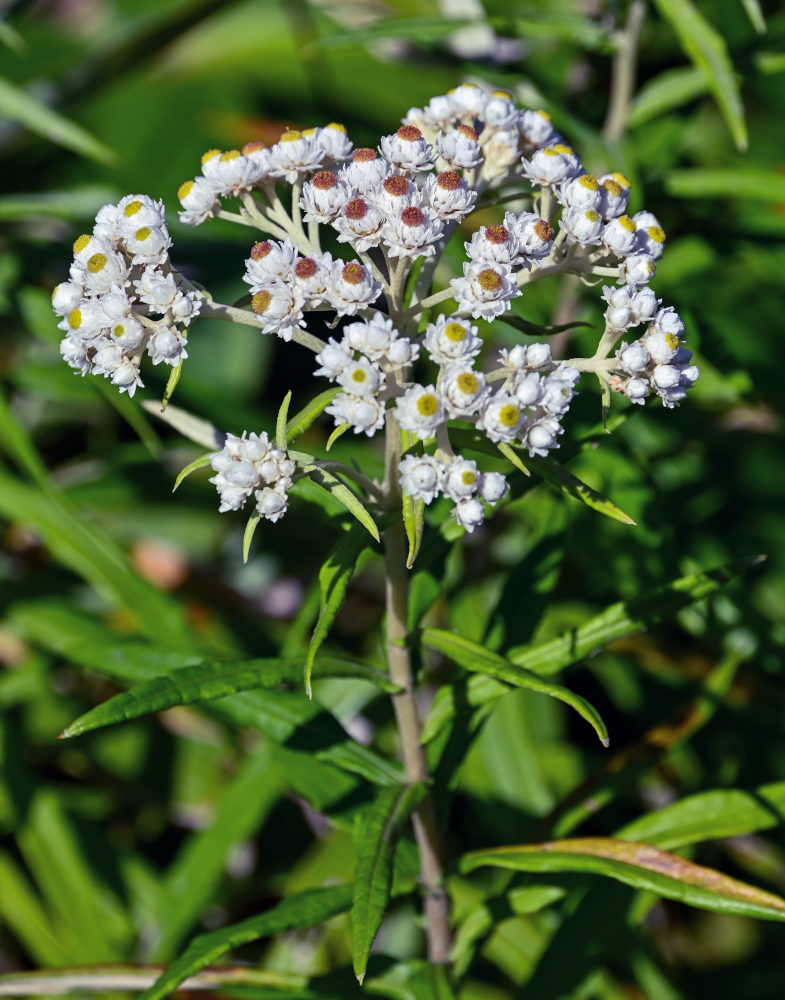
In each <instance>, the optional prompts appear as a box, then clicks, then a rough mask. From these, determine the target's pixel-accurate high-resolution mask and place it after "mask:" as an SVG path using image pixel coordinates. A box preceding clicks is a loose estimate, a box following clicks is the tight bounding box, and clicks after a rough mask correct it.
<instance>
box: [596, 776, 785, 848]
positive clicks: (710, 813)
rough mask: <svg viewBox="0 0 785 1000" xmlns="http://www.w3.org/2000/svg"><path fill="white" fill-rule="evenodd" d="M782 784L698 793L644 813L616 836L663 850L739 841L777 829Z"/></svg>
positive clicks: (784, 806) (784, 797) (783, 806)
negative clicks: (716, 841) (733, 840)
mask: <svg viewBox="0 0 785 1000" xmlns="http://www.w3.org/2000/svg"><path fill="white" fill-rule="evenodd" d="M783 817H785V781H778V782H775V783H774V784H771V785H760V786H759V787H758V788H753V789H751V790H750V791H744V790H743V789H740V788H733V789H725V788H720V789H717V790H715V791H711V792H699V793H698V794H697V795H690V796H688V797H687V798H686V799H682V800H681V801H680V802H674V803H672V804H671V805H669V806H665V807H664V808H663V809H657V810H656V811H654V812H650V813H645V814H644V815H643V816H641V817H640V818H639V819H636V820H633V821H632V823H628V824H627V826H625V827H622V829H621V830H618V831H617V832H616V836H617V837H619V838H620V839H622V840H635V841H646V843H648V844H655V845H656V846H657V847H661V848H663V849H664V850H673V848H675V847H685V846H686V845H687V844H698V843H701V842H702V841H704V840H718V839H720V838H725V837H743V836H745V835H746V834H749V833H756V832H757V831H758V830H771V829H773V828H774V827H777V826H781V825H782V823H783V821H784V820H783Z"/></svg>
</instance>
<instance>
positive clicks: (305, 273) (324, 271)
mask: <svg viewBox="0 0 785 1000" xmlns="http://www.w3.org/2000/svg"><path fill="white" fill-rule="evenodd" d="M332 263H333V259H332V257H331V255H330V254H329V253H324V254H317V255H316V256H314V257H298V258H297V260H296V261H295V264H294V267H293V268H292V271H291V274H290V275H289V281H290V283H291V285H292V288H293V289H294V294H295V298H296V297H297V296H300V297H302V299H303V304H304V308H312V307H314V306H316V305H318V304H319V303H320V302H322V300H323V299H324V297H325V295H326V294H327V287H328V285H329V283H330V268H331V267H332Z"/></svg>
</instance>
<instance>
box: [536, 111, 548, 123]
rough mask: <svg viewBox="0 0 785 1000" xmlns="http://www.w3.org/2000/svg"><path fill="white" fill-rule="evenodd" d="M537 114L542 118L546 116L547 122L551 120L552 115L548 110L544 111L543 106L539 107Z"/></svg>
mask: <svg viewBox="0 0 785 1000" xmlns="http://www.w3.org/2000/svg"><path fill="white" fill-rule="evenodd" d="M535 114H538V115H539V116H540V118H544V119H545V121H546V122H549V121H550V120H551V116H550V115H549V114H548V112H547V111H543V110H542V108H538V109H537V111H536V112H535Z"/></svg>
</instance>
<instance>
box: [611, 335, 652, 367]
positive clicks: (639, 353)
mask: <svg viewBox="0 0 785 1000" xmlns="http://www.w3.org/2000/svg"><path fill="white" fill-rule="evenodd" d="M616 357H617V358H618V361H619V364H620V366H621V367H622V368H623V369H624V371H625V372H626V373H627V374H628V375H636V374H637V373H638V372H642V371H643V370H644V369H645V368H647V367H648V365H649V362H650V361H651V357H650V355H649V352H648V351H647V350H646V348H645V347H644V345H643V344H642V343H641V341H640V340H636V341H633V343H631V344H629V345H628V344H624V343H623V344H622V345H621V347H620V348H619V350H618V351H617V352H616Z"/></svg>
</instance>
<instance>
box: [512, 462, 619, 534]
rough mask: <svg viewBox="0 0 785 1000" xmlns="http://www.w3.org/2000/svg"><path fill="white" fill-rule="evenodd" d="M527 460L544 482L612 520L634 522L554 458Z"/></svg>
mask: <svg viewBox="0 0 785 1000" xmlns="http://www.w3.org/2000/svg"><path fill="white" fill-rule="evenodd" d="M528 462H529V465H530V466H531V467H532V469H533V470H534V471H535V472H536V473H537V475H538V476H542V478H543V479H544V480H545V481H546V483H550V484H551V486H556V487H558V489H560V490H561V491H562V492H563V493H567V494H569V495H570V496H571V497H575V499H576V500H580V501H581V503H585V504H586V506H587V507H591V508H592V510H597V511H599V512H600V514H605V516H606V517H612V518H613V520H614V521H621V522H622V524H635V522H634V521H633V519H632V518H631V517H630V515H629V514H625V513H624V511H623V510H621V509H620V508H619V507H617V506H616V504H615V503H613V502H612V501H610V500H609V499H608V498H607V497H604V496H603V495H602V493H599V492H598V491H597V490H595V489H594V488H593V487H592V486H589V485H588V483H584V482H583V480H582V479H578V477H577V476H575V475H573V474H572V473H571V472H569V471H568V470H567V469H566V468H565V467H564V466H563V465H560V464H559V462H557V461H555V460H554V459H552V458H539V457H537V456H534V457H532V456H530V457H529V459H528Z"/></svg>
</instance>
